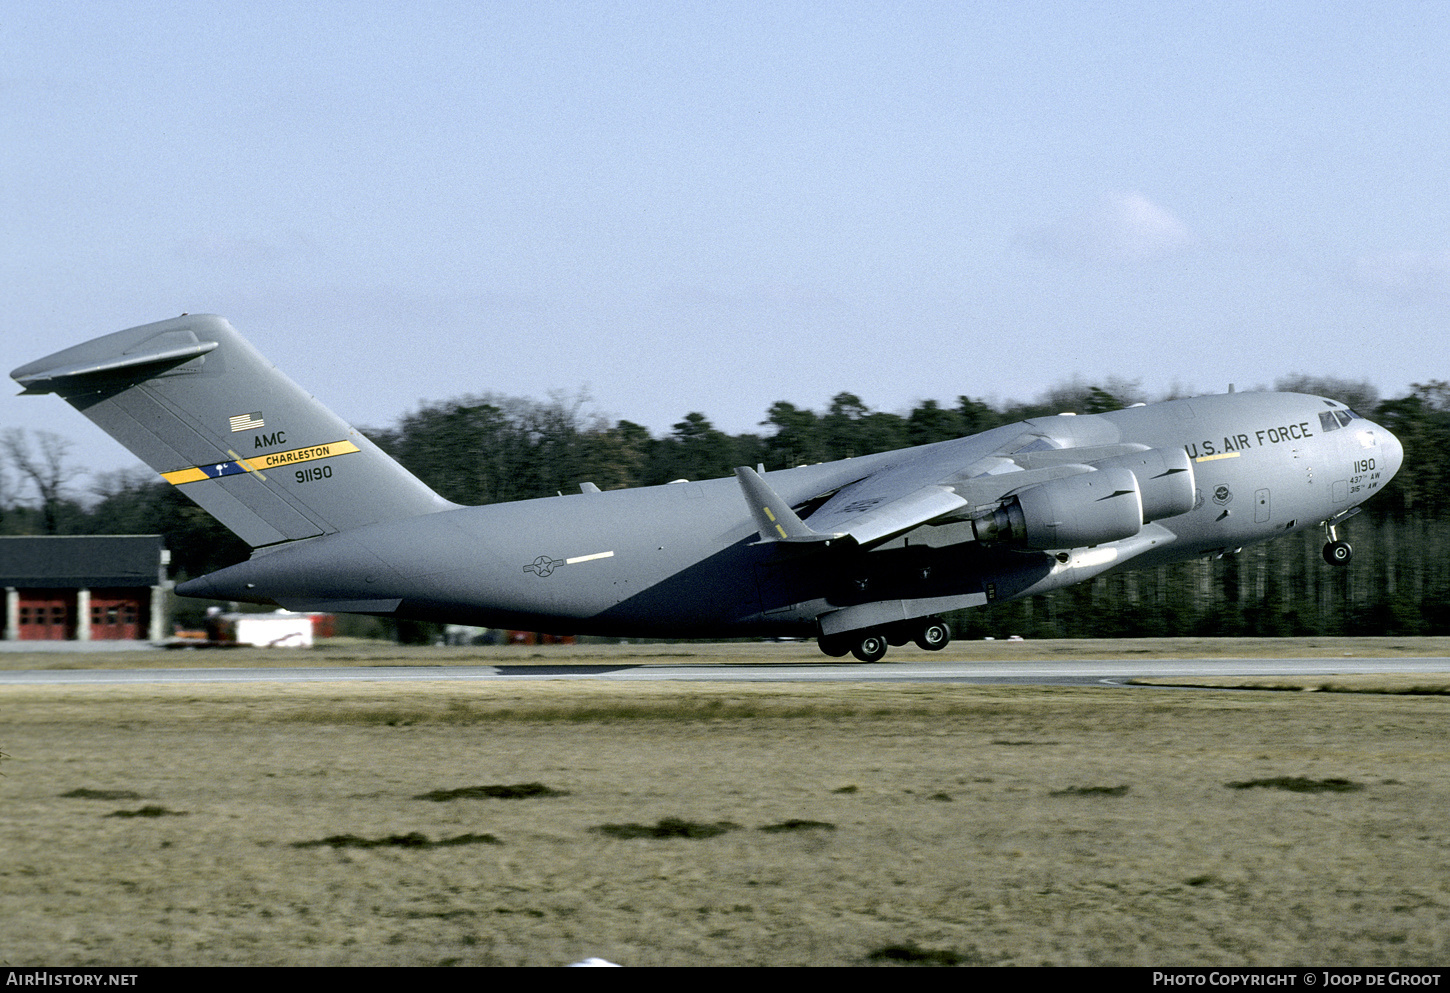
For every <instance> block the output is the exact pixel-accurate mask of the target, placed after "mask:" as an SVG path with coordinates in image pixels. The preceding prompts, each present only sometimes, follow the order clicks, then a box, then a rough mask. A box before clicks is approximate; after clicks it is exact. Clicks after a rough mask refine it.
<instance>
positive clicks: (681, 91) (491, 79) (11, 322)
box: [0, 0, 1450, 471]
mask: <svg viewBox="0 0 1450 993" xmlns="http://www.w3.org/2000/svg"><path fill="white" fill-rule="evenodd" d="M1447 65H1450V4H1444V3H1434V2H1432V3H1395V2H1385V3H1372V4H1370V3H1365V4H1348V3H1324V2H1322V0H1314V2H1296V0H1283V2H1252V3H1234V2H1210V3H1192V2H1172V0H1155V2H1147V3H1128V2H1123V3H1109V2H1102V0H1097V2H1088V0H1084V2H1026V0H1023V2H1008V0H993V2H985V3H973V2H966V0H962V2H950V3H948V2H940V3H913V2H908V0H893V2H891V3H887V4H881V3H879V2H876V3H855V2H848V0H835V2H830V3H810V2H788V3H770V2H766V0H752V2H740V3H710V2H692V3H689V4H681V3H658V4H657V3H652V2H646V0H627V2H626V0H614V2H606V3H586V2H567V3H552V2H547V0H528V2H525V0H517V2H496V3H491V2H460V3H448V2H429V0H417V2H413V3H400V2H396V0H395V2H391V3H371V2H363V0H356V2H347V3H338V2H328V0H312V2H309V3H306V4H298V3H292V2H268V0H247V2H244V3H216V2H205V0H196V2H185V3H182V2H176V3H147V2H142V0H128V2H127V3H123V4H117V3H114V2H104V3H80V2H66V0H55V2H49V3H45V4H37V3H29V2H23V0H0V223H3V230H4V238H3V241H0V273H3V283H0V286H3V290H0V371H8V370H10V369H13V368H15V367H17V366H20V365H22V364H24V363H26V362H29V361H31V360H34V359H37V358H40V357H42V356H44V355H47V354H49V353H50V352H53V351H57V350H60V349H62V348H65V347H69V346H70V345H73V344H77V343H79V342H81V341H84V340H86V339H88V338H91V337H95V336H97V335H101V334H106V333H109V332H111V331H117V330H120V329H122V328H126V327H131V326H134V325H138V324H145V323H149V322H152V321H157V320H161V319H164V318H168V317H173V316H176V315H178V314H181V313H183V312H189V313H218V314H222V315H223V316H225V317H227V318H228V319H229V320H230V321H231V322H232V324H233V325H234V326H236V327H237V328H238V329H239V330H240V331H241V332H242V333H243V334H244V335H246V336H247V337H248V338H249V339H250V340H251V341H252V342H253V344H255V345H256V346H257V347H258V348H259V349H260V350H261V351H262V353H263V354H264V355H266V356H268V357H269V358H270V359H271V360H272V361H274V362H275V363H276V364H277V365H278V366H279V367H280V368H281V369H282V370H283V371H284V372H286V373H287V374H288V375H290V376H291V377H292V378H293V379H295V380H296V381H297V382H299V383H300V384H302V385H303V386H304V387H305V388H307V389H308V390H309V391H311V392H312V393H314V394H315V395H316V396H317V397H318V398H319V399H321V400H322V401H323V402H325V403H326V404H327V405H328V406H330V407H332V408H333V409H334V410H335V411H337V412H338V413H339V414H340V415H341V416H342V417H343V418H344V419H346V420H348V421H350V422H352V423H354V424H355V425H358V426H361V427H385V426H390V425H392V424H394V423H396V422H397V420H398V419H399V418H400V417H402V416H403V415H405V414H406V413H408V412H409V411H412V410H416V409H417V408H418V407H419V405H421V404H423V403H427V402H430V401H433V402H437V401H442V400H446V399H449V398H452V397H456V396H460V395H464V394H480V393H489V392H493V393H502V394H507V395H514V396H526V397H532V398H536V399H547V398H550V397H551V396H557V395H562V396H566V397H578V396H580V395H581V394H583V395H586V396H587V397H588V398H589V409H590V410H591V411H593V412H595V413H597V414H600V415H602V416H604V417H607V418H609V419H610V420H618V419H624V420H629V421H633V422H635V423H638V424H643V425H645V426H647V427H648V428H650V430H651V431H652V432H653V433H655V434H656V435H664V434H667V433H668V432H669V431H670V430H671V427H672V425H673V424H674V423H676V422H677V421H679V420H681V419H682V418H683V417H684V415H685V414H687V413H689V412H691V411H699V412H702V413H704V414H705V415H706V416H707V417H708V418H710V419H711V421H712V422H713V423H714V424H715V425H716V426H717V427H719V428H721V429H723V430H726V431H728V432H731V433H739V432H744V431H766V430H768V429H763V428H761V427H760V423H761V422H762V421H763V420H764V419H765V417H766V414H767V411H768V409H769V407H770V405H771V404H772V403H774V402H775V401H778V400H786V401H789V402H791V403H794V404H796V405H797V406H800V407H809V408H812V409H816V410H822V411H823V410H824V409H825V408H826V407H827V405H828V404H829V402H830V399H831V398H832V397H833V396H835V395H836V394H838V393H840V392H843V391H850V392H852V393H855V394H856V395H857V396H859V397H860V398H861V399H862V400H863V401H864V402H865V403H866V404H867V405H868V406H869V407H871V408H872V409H876V410H885V411H892V412H901V413H904V412H906V411H908V410H910V409H911V408H912V407H913V406H915V405H916V404H918V403H919V402H920V401H921V400H924V399H929V398H930V399H937V400H939V401H941V402H942V403H943V404H954V403H955V400H956V397H958V396H960V395H964V394H965V395H969V396H972V397H975V398H979V399H985V400H988V401H997V402H1006V401H1012V400H1024V401H1025V400H1031V399H1034V398H1035V397H1037V396H1039V395H1041V394H1043V393H1044V392H1046V391H1047V390H1048V389H1050V388H1051V387H1053V386H1056V385H1061V384H1063V383H1065V382H1068V381H1072V380H1075V379H1076V380H1082V381H1086V382H1088V383H1100V382H1104V381H1107V380H1108V379H1109V378H1115V379H1116V380H1119V381H1124V380H1126V381H1130V382H1133V383H1136V384H1138V385H1139V387H1140V388H1141V390H1142V392H1143V393H1144V394H1146V395H1148V396H1150V397H1151V396H1158V395H1163V394H1168V393H1170V392H1171V393H1176V394H1184V393H1212V392H1222V391H1223V390H1225V389H1226V388H1227V387H1228V384H1230V383H1234V384H1236V385H1237V388H1238V389H1240V390H1242V389H1249V388H1253V387H1256V386H1272V384H1273V382H1274V381H1275V380H1276V379H1279V378H1281V377H1285V376H1290V375H1294V374H1309V375H1315V376H1334V377H1338V378H1344V379H1351V380H1355V381H1359V380H1367V381H1369V382H1370V383H1372V384H1373V385H1374V386H1375V387H1377V388H1378V390H1379V391H1380V394H1381V395H1382V396H1386V397H1390V396H1402V395H1404V394H1406V393H1408V392H1409V389H1410V384H1411V383H1415V382H1424V381H1426V380H1430V379H1447V378H1450V371H1447V369H1446V356H1447V354H1450V347H1447V346H1450V334H1447V327H1450V217H1447V214H1450V195H1447V192H1446V190H1447V183H1446V180H1447V178H1450V125H1447V122H1450V106H1447V104H1450V87H1447V86H1445V85H1444V70H1445V66H1447ZM16 391H17V392H18V387H17V388H16ZM8 427H22V428H25V429H28V430H31V431H53V432H56V433H59V434H62V435H64V436H66V437H67V438H68V439H70V440H71V441H72V442H73V443H74V449H73V452H72V454H73V457H74V458H76V459H77V461H80V462H83V463H84V464H85V465H87V466H89V467H91V468H93V469H95V470H96V471H106V470H111V469H117V468H122V467H127V466H133V465H135V464H136V462H135V460H134V459H132V458H131V457H130V456H129V455H128V454H127V453H126V452H125V451H124V450H123V449H121V448H120V446H119V445H117V444H116V443H114V442H112V441H111V440H110V439H109V438H107V437H106V436H105V435H104V434H102V433H101V432H100V431H99V430H98V429H96V428H94V427H92V426H91V425H90V424H89V422H87V421H86V420H85V419H84V418H83V417H81V416H80V415H79V414H77V413H75V412H74V411H72V410H70V408H69V407H67V406H66V405H65V404H64V403H62V402H61V401H60V400H59V399H57V398H55V397H19V396H14V395H11V393H9V392H7V391H4V390H0V428H8Z"/></svg>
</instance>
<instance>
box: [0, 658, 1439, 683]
mask: <svg viewBox="0 0 1450 993" xmlns="http://www.w3.org/2000/svg"><path fill="white" fill-rule="evenodd" d="M1416 673H1450V658H1446V657H1437V658H1352V657H1347V658H1340V659H1324V658H1300V659H1086V660H1077V661H1069V662H1044V661H1013V662H982V661H968V662H963V661H950V660H943V661H936V660H931V661H927V660H917V659H912V660H908V661H904V662H877V663H871V664H866V663H854V664H847V663H839V662H826V661H822V662H819V663H806V664H801V663H769V664H758V663H708V664H684V665H681V664H653V663H624V664H607V663H606V664H581V665H473V666H343V667H329V668H305V667H295V668H264V669H248V668H232V669H225V668H218V669H125V670H116V669H27V670H16V671H12V672H0V687H4V686H106V685H126V686H144V685H167V684H198V683H329V682H331V683H357V682H440V681H463V682H469V681H479V680H483V681H489V680H514V681H539V680H604V681H607V682H634V681H645V682H670V681H675V682H740V683H770V682H825V683H832V682H835V683H870V682H905V683H980V684H993V683H1010V684H1027V685H1083V686H1098V685H1127V684H1129V683H1131V682H1132V681H1133V680H1138V679H1163V678H1206V677H1237V676H1243V677H1256V676H1281V677H1300V678H1302V677H1313V676H1332V675H1361V674H1363V675H1392V674H1416Z"/></svg>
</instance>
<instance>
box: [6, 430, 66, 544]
mask: <svg viewBox="0 0 1450 993" xmlns="http://www.w3.org/2000/svg"><path fill="white" fill-rule="evenodd" d="M70 450H71V443H70V440H69V439H67V438H63V437H61V436H60V435H58V434H55V433H53V432H50V431H36V432H34V446H33V447H32V444H31V437H30V435H28V434H27V432H26V431H25V429H24V428H7V429H6V430H5V432H4V434H3V435H0V452H3V453H4V454H5V455H6V456H7V457H8V458H9V460H10V464H11V465H12V466H13V467H14V468H15V471H16V472H18V473H19V474H20V476H21V477H22V478H23V479H24V480H26V481H28V482H29V483H30V485H31V486H33V487H35V491H36V494H37V496H39V498H40V513H41V520H42V526H43V528H44V530H45V533H46V534H55V533H56V531H57V530H58V525H59V521H60V517H59V510H60V505H61V499H62V496H63V494H64V492H65V487H66V484H67V483H69V482H70V481H71V480H72V479H74V478H75V477H76V476H78V475H80V474H81V470H80V468H79V467H77V466H73V465H71V464H70V463H69V462H68V458H67V457H68V456H69V454H70Z"/></svg>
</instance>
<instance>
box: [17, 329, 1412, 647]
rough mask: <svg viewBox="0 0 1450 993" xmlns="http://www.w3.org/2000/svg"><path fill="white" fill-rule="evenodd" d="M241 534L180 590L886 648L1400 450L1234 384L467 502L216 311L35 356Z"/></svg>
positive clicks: (348, 608) (1185, 539)
mask: <svg viewBox="0 0 1450 993" xmlns="http://www.w3.org/2000/svg"><path fill="white" fill-rule="evenodd" d="M11 376H12V377H13V378H14V379H15V380H16V381H17V382H19V383H20V384H21V385H22V386H24V387H25V392H26V393H58V394H60V396H61V397H63V398H64V399H65V400H66V401H68V402H69V403H70V404H71V405H72V406H74V407H75V408H76V409H78V410H80V411H81V412H82V413H83V414H85V415H86V416H87V417H89V418H90V419H91V420H92V421H94V422H95V423H96V424H98V425H99V426H100V427H101V428H103V429H104V430H105V431H107V432H109V433H110V434H111V436H112V437H114V438H115V439H116V440H117V441H119V442H120V443H121V444H122V445H124V446H126V447H127V448H128V449H130V450H131V451H132V452H133V453H134V454H136V455H137V456H138V457H139V458H141V459H142V461H144V462H146V463H147V464H148V465H150V466H151V467H152V468H153V469H155V470H157V471H158V472H160V473H161V476H162V478H163V479H165V480H166V481H167V482H169V483H171V484H172V485H174V486H177V487H179V488H180V489H181V490H182V492H184V493H185V494H186V495H187V496H189V497H191V498H192V499H193V500H195V501H196V502H197V503H198V504H200V505H201V507H202V508H203V509H205V510H206V511H207V512H209V513H211V514H212V515H213V516H215V517H216V518H217V519H218V520H219V521H221V522H222V524H224V525H226V526H227V527H228V528H230V529H231V530H232V531H234V532H236V533H237V534H238V535H239V536H240V537H241V538H242V539H243V540H245V541H246V542H247V543H248V544H249V545H251V546H252V548H253V554H252V557H251V558H250V559H249V560H248V561H246V562H242V563H239V564H237V565H233V566H229V567H227V568H225V569H220V570H218V571H216V572H214V573H211V574H209V575H206V576H202V577H200V578H196V579H192V580H189V581H187V582H184V583H182V584H181V585H180V586H178V587H177V592H178V593H181V594H183V595H185V596H196V597H209V598H213V599H218V600H239V601H247V602H251V603H260V604H277V605H280V606H282V607H286V608H289V609H292V610H299V611H314V610H316V611H342V612H354V613H361V614H377V615H384V616H391V617H397V618H411V619H417V620H427V621H444V622H452V623H459V624H475V625H483V626H489V627H506V628H516V629H524V630H535V631H548V632H555V633H560V634H567V633H581V634H601V635H615V636H628V637H658V638H669V637H691V638H695V637H725V636H729V637H740V636H752V635H761V636H771V635H777V636H778V635H795V636H815V637H816V638H817V639H818V640H819V644H820V647H821V650H822V651H823V652H825V653H826V654H827V655H830V656H834V657H840V656H843V655H845V654H847V653H848V652H849V653H852V654H854V655H855V656H856V657H857V658H858V659H862V660H863V661H875V660H877V659H880V658H881V657H882V656H883V655H885V654H886V651H887V647H888V646H889V645H904V644H906V643H907V642H908V641H913V640H914V641H915V642H916V643H917V644H918V645H920V646H921V647H922V648H926V649H940V648H943V647H945V645H946V644H947V642H948V641H949V640H950V637H951V634H950V629H949V627H948V625H947V624H946V623H945V622H944V621H943V620H942V619H941V616H940V615H941V614H943V613H944V612H946V611H950V610H957V609H961V608H964V607H975V606H980V605H982V604H987V603H991V602H994V601H1005V600H1012V599H1017V598H1019V597H1026V596H1032V595H1034V594H1037V593H1042V592H1045V591H1047V590H1052V589H1056V588H1058V587H1062V586H1067V585H1069V584H1072V583H1078V582H1082V581H1083V580H1086V579H1091V578H1092V577H1094V576H1100V575H1103V574H1104V573H1108V572H1112V571H1116V570H1122V569H1127V568H1138V567H1141V566H1152V565H1157V564H1159V563H1163V562H1170V561H1174V560H1178V559H1187V558H1192V557H1195V556H1208V555H1221V554H1224V553H1227V552H1232V551H1234V550H1236V549H1238V548H1239V547H1241V546H1243V545H1247V544H1250V543H1253V542H1259V541H1266V540H1268V539H1270V538H1276V537H1280V536H1282V535H1285V534H1289V533H1290V532H1294V531H1300V530H1303V529H1305V528H1315V527H1317V528H1323V529H1324V531H1325V534H1326V538H1327V542H1328V543H1327V544H1326V545H1325V549H1324V557H1325V559H1326V560H1327V561H1329V562H1330V563H1332V564H1335V565H1343V564H1345V563H1347V562H1348V561H1349V558H1350V555H1351V551H1350V547H1349V545H1348V544H1346V543H1345V542H1343V541H1340V540H1339V539H1338V537H1337V535H1336V533H1335V525H1336V524H1338V523H1339V522H1340V521H1342V520H1344V519H1345V518H1347V517H1349V516H1350V515H1352V514H1354V513H1356V512H1357V511H1358V509H1359V504H1360V503H1361V502H1363V501H1364V500H1365V499H1367V498H1368V497H1370V496H1372V495H1373V494H1374V493H1375V492H1376V491H1377V490H1379V489H1380V488H1381V487H1382V486H1384V484H1385V483H1386V482H1388V481H1389V479H1390V478H1391V477H1392V476H1394V474H1395V472H1396V471H1397V470H1398V469H1399V468H1400V462H1401V460H1402V458H1403V455H1404V452H1403V449H1402V448H1401V446H1400V443H1399V441H1398V440H1396V438H1395V437H1394V435H1392V434H1391V433H1390V432H1388V431H1386V430H1385V429H1384V428H1382V427H1380V426H1378V425H1376V424H1373V423H1371V422H1370V421H1368V420H1366V419H1365V418H1363V417H1361V416H1359V415H1358V414H1356V413H1355V412H1354V411H1352V410H1350V409H1349V408H1347V407H1345V406H1344V405H1343V404H1342V403H1339V402H1337V401H1335V400H1327V399H1323V398H1321V397H1313V396H1303V395H1299V394H1289V393H1228V394H1224V395H1218V396H1201V397H1193V398H1190V399H1182V400H1169V401H1166V402H1163V403H1155V404H1149V405H1144V404H1135V405H1133V406H1132V407H1128V408H1126V409H1123V410H1116V411H1112V412H1109V413H1103V414H1090V415H1078V416H1074V415H1071V414H1059V415H1056V416H1051V417H1038V418H1032V419H1030V420H1026V421H1023V422H1021V423H1019V424H1010V425H1007V426H1005V427H999V428H993V429H992V430H990V431H984V432H982V433H981V434H977V435H973V436H971V437H968V438H959V439H957V440H955V441H943V442H938V443H936V444H932V445H923V446H921V447H918V448H908V449H903V450H900V451H894V452H885V453H881V454H878V455H867V456H863V457H860V458H853V459H845V460H843V461H840V462H829V463H823V464H819V465H809V466H800V467H797V468H791V469H781V470H777V471H773V472H766V471H765V469H764V467H763V466H759V467H756V468H754V469H752V468H750V467H748V466H742V467H740V468H738V469H736V470H735V475H734V478H729V477H727V478H724V479H711V480H696V481H685V480H679V481H676V482H674V483H670V484H667V485H663V486H648V487H640V488H637V489H624V490H611V491H601V490H600V489H599V488H598V487H597V486H595V485H594V484H593V483H591V482H587V481H581V482H580V484H579V488H580V492H578V493H574V494H569V495H560V496H557V497H549V498H545V499H538V500H522V501H519V502H516V503H505V504H494V505H491V506H483V507H461V506H458V505H456V504H453V503H450V502H448V501H446V500H444V499H443V498H442V497H440V496H438V494H436V493H434V492H433V491H432V490H431V489H429V488H428V487H427V486H425V485H424V484H423V483H422V482H420V481H419V480H418V479H417V478H415V477H414V476H413V475H411V474H410V473H409V472H408V471H407V470H405V469H404V468H403V467H402V466H400V465H398V464H397V463H396V462H394V461H393V460H392V459H391V458H389V457H388V456H387V455H386V454H384V453H383V452H382V451H381V450H380V449H378V448H377V447H376V446H375V445H373V444H372V443H371V442H370V441H368V440H367V439H366V438H365V437H363V436H362V435H361V434H359V433H358V432H357V431H356V430H354V429H353V428H351V427H350V426H348V425H347V424H345V423H343V422H342V421H341V420H340V419H339V418H338V417H337V416H336V415H335V414H333V413H332V412H331V411H329V410H327V409H326V408H325V407H324V406H323V405H322V404H321V403H319V402H318V401H317V400H315V399H314V398H313V397H311V396H310V395H309V394H307V393H306V392H305V391H304V390H302V389H301V388H300V387H298V386H297V385H296V384H295V383H293V382H292V381H291V380H290V379H288V378H287V377H286V376H284V375H283V374H282V373H281V372H279V371H277V369H276V368H275V367H274V366H273V365H272V364H271V363H270V362H268V361H267V360H266V359H264V358H263V357H262V356H261V355H260V354H259V353H258V352H257V351H256V350H255V349H254V348H253V347H252V346H251V345H250V344H248V343H247V342H246V341H245V340H244V339H243V338H242V337H241V335H239V334H238V333H237V332H236V330H234V329H233V328H232V326H231V325H230V324H228V323H227V322H226V321H225V320H223V319H222V318H220V317H216V316H208V315H201V316H187V315H183V316H182V317H179V318H176V319H173V320H168V321H161V322H159V323H156V324H147V325H144V326H142V327H136V328H131V329H130V330H127V331H120V332H117V333H115V334H110V335H106V336H104V337H101V338H97V339H95V340H93V341H89V342H86V343H84V344H81V345H77V346H75V347H74V348H68V349H66V350H64V351H61V352H57V353H55V354H54V355H51V356H49V357H47V358H44V359H40V360H39V361H36V362H32V363H30V364H28V365H25V366H22V367H21V368H19V369H16V370H15V371H14V372H12V373H11Z"/></svg>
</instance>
